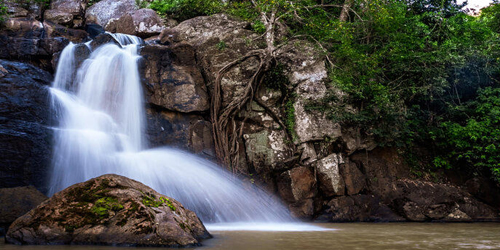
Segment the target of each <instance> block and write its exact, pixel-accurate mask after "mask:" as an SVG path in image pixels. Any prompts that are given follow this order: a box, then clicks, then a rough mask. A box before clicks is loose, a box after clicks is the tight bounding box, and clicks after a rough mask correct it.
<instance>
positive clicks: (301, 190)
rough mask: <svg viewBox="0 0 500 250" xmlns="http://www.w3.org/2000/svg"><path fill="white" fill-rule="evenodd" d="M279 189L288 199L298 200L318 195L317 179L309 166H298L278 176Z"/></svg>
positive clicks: (291, 200) (283, 196)
mask: <svg viewBox="0 0 500 250" xmlns="http://www.w3.org/2000/svg"><path fill="white" fill-rule="evenodd" d="M278 191H279V194H280V195H281V198H283V199H284V200H286V201H289V202H298V201H303V200H305V199H309V198H312V197H314V196H315V195H316V179H315V178H314V173H313V172H312V171H311V170H310V169H309V168H307V167H296V168H293V169H291V170H288V171H285V172H283V173H282V174H281V175H280V176H279V177H278Z"/></svg>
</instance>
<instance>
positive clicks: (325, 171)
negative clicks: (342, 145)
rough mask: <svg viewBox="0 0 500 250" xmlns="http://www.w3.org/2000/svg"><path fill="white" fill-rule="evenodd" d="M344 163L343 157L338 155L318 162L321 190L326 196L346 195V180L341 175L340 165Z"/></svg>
mask: <svg viewBox="0 0 500 250" xmlns="http://www.w3.org/2000/svg"><path fill="white" fill-rule="evenodd" d="M343 163H344V160H343V159H342V156H341V155H338V154H331V155H329V156H327V157H325V158H323V159H321V160H319V161H317V163H316V170H317V174H318V180H319V183H320V185H319V188H320V190H321V191H322V192H323V193H324V194H325V195H326V196H333V195H343V194H344V190H345V184H344V178H343V177H342V176H341V175H340V164H343Z"/></svg>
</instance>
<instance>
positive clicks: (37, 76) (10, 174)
mask: <svg viewBox="0 0 500 250" xmlns="http://www.w3.org/2000/svg"><path fill="white" fill-rule="evenodd" d="M51 81H52V76H51V75H50V74H49V73H48V72H45V71H43V70H41V69H38V68H36V67H34V66H32V65H28V64H24V63H19V62H9V61H5V60H0V88H1V89H2V91H1V92H0V155H1V157H0V187H1V188H6V187H16V186H27V185H34V186H35V187H37V188H38V189H39V190H42V191H46V186H45V185H47V183H46V176H47V174H48V171H49V166H50V159H51V155H52V148H51V144H52V130H51V129H50V128H49V127H50V125H51V121H50V96H49V92H48V89H47V85H49V84H50V83H51Z"/></svg>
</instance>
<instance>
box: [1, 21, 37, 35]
mask: <svg viewBox="0 0 500 250" xmlns="http://www.w3.org/2000/svg"><path fill="white" fill-rule="evenodd" d="M4 26H5V27H4V28H3V29H2V32H3V33H6V35H8V36H9V37H22V38H35V37H36V38H42V35H43V32H44V27H43V25H42V23H41V22H40V21H38V20H35V19H32V18H26V17H18V18H9V19H7V20H6V21H5V23H4Z"/></svg>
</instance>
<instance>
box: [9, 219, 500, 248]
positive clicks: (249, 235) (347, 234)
mask: <svg viewBox="0 0 500 250" xmlns="http://www.w3.org/2000/svg"><path fill="white" fill-rule="evenodd" d="M315 225H317V226H321V227H325V228H331V229H335V230H330V231H312V232H261V231H260V232H259V231H212V232H211V233H212V235H213V236H214V238H213V239H210V240H205V241H204V242H203V246H202V247H197V248H191V249H200V250H204V249H207V250H208V249H242V250H245V249H259V250H260V249H273V250H275V249H276V250H280V249H283V250H284V249H286V250H293V249H374V250H377V249H384V250H385V249H500V223H442V224H441V223H344V224H337V223H328V224H315ZM0 242H1V243H0V249H1V250H94V249H95V250H118V249H120V250H123V249H127V248H124V247H106V246H15V245H8V244H5V243H4V240H3V239H0ZM130 249H139V248H130ZM140 249H144V250H146V249H147V250H157V249H165V248H140Z"/></svg>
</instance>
